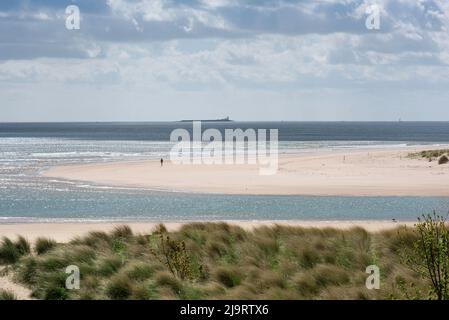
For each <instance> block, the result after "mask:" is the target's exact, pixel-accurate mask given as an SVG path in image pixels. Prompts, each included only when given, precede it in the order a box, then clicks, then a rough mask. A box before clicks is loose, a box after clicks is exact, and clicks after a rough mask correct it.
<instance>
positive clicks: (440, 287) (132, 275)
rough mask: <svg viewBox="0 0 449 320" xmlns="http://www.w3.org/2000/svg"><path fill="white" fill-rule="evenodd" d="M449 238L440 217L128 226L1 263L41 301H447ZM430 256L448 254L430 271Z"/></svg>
mask: <svg viewBox="0 0 449 320" xmlns="http://www.w3.org/2000/svg"><path fill="white" fill-rule="evenodd" d="M447 238H448V237H447V229H446V227H445V225H444V222H441V221H440V220H435V218H434V217H430V220H428V218H426V219H424V220H423V221H421V222H420V223H418V226H417V227H416V228H405V227H401V228H398V229H396V230H388V231H384V232H380V233H375V234H370V233H368V232H366V231H365V230H364V229H361V228H353V229H350V230H336V229H331V228H325V229H315V228H307V229H306V228H301V227H288V226H275V227H259V228H256V229H254V230H252V231H245V230H243V229H242V228H240V227H237V226H231V225H228V224H225V223H192V224H187V225H184V226H183V227H182V228H181V229H180V230H179V231H177V232H167V230H166V229H165V227H164V226H163V225H160V226H159V227H158V228H156V229H155V230H154V232H153V233H152V234H149V235H136V234H133V233H132V230H131V229H130V228H129V227H126V226H123V227H119V228H116V229H115V230H114V231H113V232H111V233H104V232H91V233H89V234H88V235H87V236H86V237H83V238H76V239H74V240H73V241H71V242H69V243H66V244H56V243H54V241H51V240H49V239H46V240H45V241H43V240H40V241H39V242H40V245H39V246H37V244H36V248H35V250H34V252H30V250H29V249H26V248H29V246H27V245H26V244H25V243H23V240H21V241H17V242H13V241H11V240H9V239H3V242H2V244H1V246H0V259H1V260H0V261H1V263H2V264H9V265H10V266H9V268H10V269H11V270H12V272H13V274H14V276H15V279H16V280H17V281H19V282H21V283H23V284H24V285H26V286H27V287H29V288H31V289H32V291H33V296H34V297H36V298H39V299H429V298H435V299H437V298H441V299H445V298H447V276H448V275H447V272H448V271H447V270H448V269H447V266H448V264H447V263H448V255H447V254H448V251H444V250H447ZM19 243H21V244H19ZM49 244H51V245H49ZM38 248H39V250H38ZM429 254H431V255H432V256H433V257H438V258H436V259H433V260H430V264H429V260H428V256H429ZM437 254H439V255H437ZM443 255H445V258H444V257H443ZM69 265H75V266H78V267H79V269H80V276H81V281H80V289H79V290H68V289H66V286H65V284H66V279H67V276H68V275H67V274H66V273H65V270H66V267H67V266H69ZM369 265H377V266H378V267H379V269H380V276H381V282H380V283H381V285H380V289H379V290H369V289H367V288H366V285H365V283H366V279H367V277H368V274H367V273H366V272H365V270H366V267H367V266H369ZM429 265H430V268H431V269H432V270H434V272H433V273H432V275H433V276H431V277H429V276H428V275H429V273H428V270H429ZM435 274H437V275H438V280H437V281H436V283H437V286H436V287H435V277H434V275H435Z"/></svg>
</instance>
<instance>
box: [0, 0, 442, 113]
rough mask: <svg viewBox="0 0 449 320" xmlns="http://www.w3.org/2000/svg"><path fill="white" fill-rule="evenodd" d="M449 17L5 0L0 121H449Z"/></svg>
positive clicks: (207, 2)
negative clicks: (75, 12)
mask: <svg viewBox="0 0 449 320" xmlns="http://www.w3.org/2000/svg"><path fill="white" fill-rule="evenodd" d="M70 5H76V6H77V7H78V8H79V11H80V25H79V27H80V28H79V29H68V28H67V27H66V22H67V20H69V22H73V20H72V17H73V16H71V15H70V13H71V12H69V13H66V8H67V7H68V6H70ZM373 5H374V6H376V8H378V12H379V15H378V20H375V21H378V22H379V25H378V26H379V28H367V20H368V22H372V21H374V20H372V19H373V17H374V18H376V17H377V16H373V15H372V13H373V11H372V10H371V11H369V10H368V11H367V8H371V9H372V8H373ZM368 24H369V23H368ZM369 25H370V24H369ZM371 26H372V24H371ZM448 28H449V1H447V0H428V1H427V0H372V1H371V0H369V1H368V0H309V1H303V0H296V1H295V0H185V1H175V0H171V1H170V0H95V1H92V0H1V1H0V122H7V121H8V122H9V121H36V122H38V121H167V120H168V121H170V120H179V119H192V118H195V119H204V118H221V117H225V116H230V117H231V118H232V119H235V120H246V121H248V120H253V121H257V120H263V121H270V120H273V121H278V120H286V121H287V120H295V121H341V120H344V121H378V120H379V121H397V120H398V119H399V118H401V119H402V120H410V121H412V120H446V121H449V31H448Z"/></svg>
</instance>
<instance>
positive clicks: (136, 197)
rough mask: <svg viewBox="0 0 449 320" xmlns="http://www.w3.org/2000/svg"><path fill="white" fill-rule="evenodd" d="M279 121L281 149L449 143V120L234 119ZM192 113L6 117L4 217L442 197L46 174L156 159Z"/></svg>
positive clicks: (295, 211)
mask: <svg viewBox="0 0 449 320" xmlns="http://www.w3.org/2000/svg"><path fill="white" fill-rule="evenodd" d="M209 127H215V128H218V129H220V130H224V129H225V128H242V129H246V128H255V129H257V128H264V129H270V128H277V129H279V139H280V143H279V147H280V153H299V152H309V151H313V150H316V149H322V150H342V149H354V148H357V149H359V148H376V147H379V146H382V147H395V148H396V147H406V146H411V145H422V144H428V145H438V144H447V143H449V123H447V122H430V123H429V122H401V123H399V122H398V123H393V122H391V123H385V122H368V123H367V122H338V123H334V122H316V123H314V122H307V123H302V122H279V123H275V122H269V123H267V122H233V123H207V124H203V128H209ZM175 128H186V129H189V128H191V124H189V123H175V122H167V123H54V124H45V123H36V124H32V123H31V124H13V123H8V124H1V123H0V223H14V222H34V221H49V220H51V221H54V220H58V221H72V220H92V221H105V220H121V221H129V220H204V219H207V220H217V219H245V220H258V219H282V220H284V219H316V220H344V219H360V220H362V219H391V218H393V217H394V218H397V219H415V218H416V217H417V216H418V215H420V214H422V213H426V212H429V211H431V210H437V211H439V212H441V213H446V212H447V211H448V209H449V198H444V197H310V196H236V195H233V196H228V195H202V194H188V193H167V192H159V191H155V190H142V189H123V188H114V187H102V186H95V185H91V184H87V183H76V182H67V181H57V180H54V179H49V178H43V177H41V176H40V175H39V172H40V171H41V170H43V169H45V168H48V167H50V166H53V165H60V164H68V163H80V162H83V163H91V162H102V161H121V160H141V159H158V158H160V157H161V156H166V155H167V153H168V151H169V150H170V148H171V143H170V142H169V141H168V140H169V136H170V132H171V131H172V130H173V129H175Z"/></svg>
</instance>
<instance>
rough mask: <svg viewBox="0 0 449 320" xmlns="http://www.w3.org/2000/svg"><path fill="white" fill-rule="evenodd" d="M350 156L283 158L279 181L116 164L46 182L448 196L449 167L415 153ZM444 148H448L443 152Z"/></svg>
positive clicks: (241, 172)
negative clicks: (417, 155)
mask: <svg viewBox="0 0 449 320" xmlns="http://www.w3.org/2000/svg"><path fill="white" fill-rule="evenodd" d="M432 148H433V149H435V148H434V147H430V146H429V147H427V148H424V147H420V148H408V149H404V148H402V149H383V150H370V149H365V150H355V151H354V150H351V151H347V152H343V151H335V152H329V151H328V152H313V153H304V154H297V155H280V157H279V170H278V172H277V174H275V175H268V176H264V175H260V174H259V167H258V166H257V165H249V164H243V165H235V164H234V165H226V164H222V165H216V164H215V165H205V164H201V165H192V164H190V165H175V164H172V163H170V161H166V162H165V165H164V166H163V167H161V166H160V163H159V161H136V162H114V163H99V164H87V165H86V164H85V165H68V166H59V167H54V168H50V169H49V170H47V171H45V172H43V173H42V174H43V175H44V176H46V177H52V178H57V179H66V180H72V181H83V182H90V183H93V184H100V185H109V186H121V187H138V188H149V189H162V190H169V191H185V192H200V193H222V194H248V195H249V194H253V195H262V194H265V195H322V196H327V195H329V196H330V195H335V196H338V195H340V196H449V164H445V165H438V163H437V162H436V161H432V162H428V161H427V160H425V159H411V158H409V157H407V155H408V154H409V153H410V152H412V151H418V150H424V149H432ZM441 148H443V147H441Z"/></svg>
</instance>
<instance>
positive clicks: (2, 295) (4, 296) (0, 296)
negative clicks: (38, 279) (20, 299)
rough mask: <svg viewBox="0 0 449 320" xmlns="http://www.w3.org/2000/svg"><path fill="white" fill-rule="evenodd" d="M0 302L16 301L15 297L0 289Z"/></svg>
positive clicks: (9, 292) (11, 293)
mask: <svg viewBox="0 0 449 320" xmlns="http://www.w3.org/2000/svg"><path fill="white" fill-rule="evenodd" d="M0 300H17V297H16V295H15V294H14V293H13V292H11V291H9V290H4V289H0Z"/></svg>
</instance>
